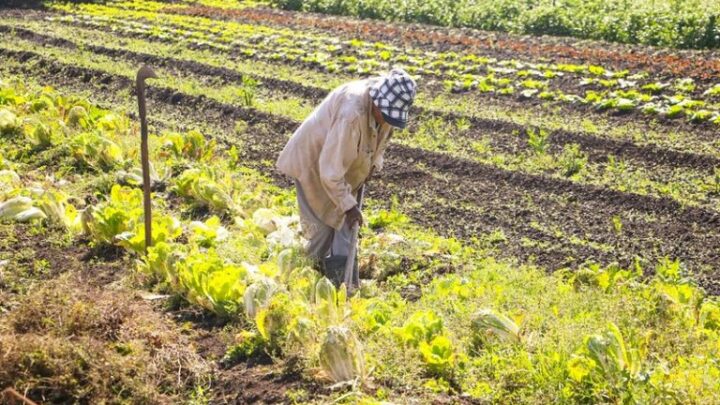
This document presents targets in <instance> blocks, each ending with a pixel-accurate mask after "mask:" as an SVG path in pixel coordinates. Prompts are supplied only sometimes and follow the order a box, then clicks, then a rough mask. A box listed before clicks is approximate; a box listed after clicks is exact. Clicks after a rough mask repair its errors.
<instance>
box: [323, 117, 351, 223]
mask: <svg viewBox="0 0 720 405" xmlns="http://www.w3.org/2000/svg"><path fill="white" fill-rule="evenodd" d="M359 143H360V129H359V128H358V126H357V120H348V119H346V118H341V119H338V120H337V121H336V122H335V124H334V125H333V126H332V127H331V128H330V132H329V133H328V134H327V137H326V138H325V144H324V145H323V148H322V150H321V151H320V161H319V165H320V167H319V169H320V181H321V182H322V186H323V188H324V189H325V192H326V193H327V194H328V196H329V197H330V200H332V202H333V203H334V204H335V206H336V207H338V208H339V209H340V210H341V211H342V212H346V211H347V210H349V209H350V208H352V207H354V206H356V205H357V200H356V199H355V197H354V196H353V195H352V189H351V187H350V185H349V184H348V183H347V182H346V181H345V174H346V173H347V171H348V169H349V168H350V165H351V164H352V162H353V161H355V159H356V158H357V156H358V145H359Z"/></svg>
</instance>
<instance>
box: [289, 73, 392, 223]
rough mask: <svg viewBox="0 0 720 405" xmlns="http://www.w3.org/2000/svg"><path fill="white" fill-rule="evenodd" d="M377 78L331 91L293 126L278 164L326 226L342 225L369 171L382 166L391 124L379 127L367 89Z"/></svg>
mask: <svg viewBox="0 0 720 405" xmlns="http://www.w3.org/2000/svg"><path fill="white" fill-rule="evenodd" d="M376 80H377V79H365V80H359V81H355V82H350V83H347V84H344V85H342V86H340V87H338V88H337V89H335V90H333V91H332V92H331V93H330V94H329V95H328V96H327V97H326V98H325V100H323V102H322V103H321V104H320V105H319V106H318V107H317V108H316V109H315V111H313V113H312V114H311V115H310V116H309V117H308V118H307V119H306V120H305V121H304V122H303V123H302V125H300V127H299V128H298V129H297V130H296V131H295V133H294V134H293V135H292V137H291V138H290V140H289V141H288V143H287V145H285V148H284V149H283V151H282V152H281V153H280V156H279V158H278V161H277V168H278V169H279V170H280V172H282V173H284V174H285V175H287V176H290V177H292V178H294V179H297V180H298V181H299V182H300V185H301V186H302V188H303V191H304V192H305V195H306V197H307V200H308V203H309V205H310V207H311V208H312V210H313V213H315V215H316V216H317V217H318V218H320V219H321V220H322V221H323V222H324V223H325V224H327V225H328V226H332V227H333V228H335V229H340V228H341V227H342V224H343V221H344V218H345V212H346V211H347V210H349V209H350V208H352V207H354V206H355V205H356V204H357V200H356V198H355V197H354V194H355V192H356V191H357V189H358V188H359V187H360V185H361V184H362V183H363V182H364V181H365V179H366V178H367V176H368V175H369V173H370V170H371V168H372V167H373V166H375V170H380V169H381V168H382V163H383V153H384V152H385V149H386V148H387V143H388V139H389V132H390V127H389V126H388V125H384V126H382V127H381V130H380V131H378V129H377V124H376V122H375V118H374V117H373V115H372V108H371V102H372V101H371V99H370V95H369V94H368V90H369V88H370V86H371V85H372V83H374V82H375V81H376Z"/></svg>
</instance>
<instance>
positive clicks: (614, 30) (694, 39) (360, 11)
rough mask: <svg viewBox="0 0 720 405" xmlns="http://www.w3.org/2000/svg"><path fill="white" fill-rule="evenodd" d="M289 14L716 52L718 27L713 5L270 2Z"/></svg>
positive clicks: (719, 43) (641, 0)
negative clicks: (432, 25)
mask: <svg viewBox="0 0 720 405" xmlns="http://www.w3.org/2000/svg"><path fill="white" fill-rule="evenodd" d="M270 3H271V4H274V5H276V6H279V7H282V8H284V9H288V10H302V11H314V12H321V13H328V14H339V15H351V16H357V17H360V18H373V19H380V20H386V21H407V22H416V23H428V24H434V25H440V26H450V27H470V28H478V29H482V30H490V31H503V32H513V33H519V34H532V35H538V36H539V35H558V36H572V37H579V38H590V39H600V40H606V41H611V42H621V43H629V44H645V45H655V46H670V47H678V48H696V49H708V48H709V49H714V48H717V47H718V46H720V39H719V36H718V33H719V32H720V27H719V26H718V22H717V15H716V14H715V13H714V9H713V7H715V6H716V4H715V3H714V2H712V1H703V0H699V1H698V0H695V1H687V2H683V3H679V4H675V3H656V2H654V1H645V0H638V1H633V2H627V1H619V0H613V1H600V0H593V1H584V2H581V3H570V4H565V3H562V4H560V3H558V4H556V3H555V2H534V3H527V2H522V1H507V2H503V3H498V2H495V1H490V0H487V1H479V2H478V1H475V2H454V1H449V0H439V1H434V2H429V3H428V2H422V1H400V0H390V1H385V2H383V1H379V0H375V1H359V0H350V1H345V0H343V1H340V0H329V1H317V0H272V1H271V2H270Z"/></svg>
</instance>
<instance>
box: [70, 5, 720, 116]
mask: <svg viewBox="0 0 720 405" xmlns="http://www.w3.org/2000/svg"><path fill="white" fill-rule="evenodd" d="M71 10H74V9H72V8H69V9H66V11H71ZM81 13H82V14H81V15H79V16H77V17H61V18H62V19H63V21H67V22H71V21H75V20H77V21H79V23H81V24H83V25H90V26H95V27H97V26H109V25H112V26H113V27H114V29H117V30H120V31H125V32H127V33H134V34H142V35H146V36H157V37H158V38H160V39H164V40H170V41H183V42H189V43H190V44H193V45H194V46H198V47H210V48H212V49H215V50H219V51H223V52H230V53H232V54H233V55H237V56H241V57H245V58H251V59H259V60H264V61H271V62H280V63H292V64H300V65H303V66H307V67H313V68H317V69H320V70H323V71H327V72H335V71H344V72H349V73H356V74H369V73H372V72H376V71H379V70H384V69H387V68H388V67H389V66H391V65H402V66H405V67H406V68H407V69H408V70H409V71H410V72H411V73H414V74H419V75H426V76H429V77H433V78H436V79H439V80H441V81H443V82H444V83H445V87H446V89H448V90H451V91H471V90H476V91H480V92H483V93H489V94H493V95H495V96H508V95H514V96H516V97H518V98H520V99H537V100H544V101H556V102H560V103H561V104H566V105H573V104H580V105H586V106H591V107H593V108H595V109H598V110H614V111H619V112H625V111H642V112H643V113H645V114H648V115H651V116H652V115H657V116H662V117H666V118H675V117H679V116H687V118H688V119H689V120H690V121H693V122H705V121H709V122H715V121H718V122H720V119H718V112H717V105H716V103H715V98H716V97H717V96H718V95H720V87H718V86H710V87H707V88H705V89H700V88H699V86H698V85H697V84H696V83H694V81H693V80H692V79H690V78H684V79H676V80H674V81H673V80H671V81H663V80H659V79H656V78H652V77H649V78H648V77H647V74H644V73H632V72H630V71H621V72H611V71H608V70H607V69H605V68H603V67H601V66H594V65H589V66H588V65H573V64H544V63H532V62H520V61H515V60H497V59H494V58H487V57H482V56H477V55H474V54H467V55H463V54H461V53H455V52H447V53H436V52H429V51H423V50H419V49H412V48H405V49H402V50H401V49H399V48H397V47H394V46H391V45H387V44H381V43H375V44H370V43H365V42H363V41H359V40H350V41H339V40H337V39H333V38H330V37H318V36H316V35H314V34H303V33H297V32H293V31H288V30H274V29H272V28H268V27H261V28H258V27H257V26H252V25H242V24H237V23H229V22H228V23H224V25H223V26H222V28H220V27H218V25H219V24H221V23H219V22H217V21H213V20H207V19H200V18H194V17H187V16H178V15H170V16H169V17H168V18H167V21H164V22H163V23H157V21H156V19H157V16H158V14H157V13H154V12H149V11H128V10H123V9H116V8H111V7H106V6H86V8H84V9H82V10H81ZM143 20H145V21H153V22H154V24H153V28H152V29H150V28H149V26H148V25H147V24H145V23H143V22H142V21H143ZM578 75H579V76H580V77H579V78H577V77H576V76H578Z"/></svg>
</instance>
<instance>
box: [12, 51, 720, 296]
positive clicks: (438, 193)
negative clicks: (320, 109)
mask: <svg viewBox="0 0 720 405" xmlns="http://www.w3.org/2000/svg"><path fill="white" fill-rule="evenodd" d="M0 56H3V57H8V58H14V59H16V60H19V61H24V62H31V61H32V62H33V63H34V64H33V65H29V64H28V65H26V66H27V69H28V71H31V72H32V73H33V74H34V75H38V74H40V73H41V71H42V70H46V71H47V72H48V73H47V74H48V75H49V76H51V77H52V76H60V77H61V78H60V79H59V80H68V77H70V78H72V80H76V81H79V82H83V81H84V82H91V81H92V82H98V83H105V84H106V85H108V86H109V87H112V88H116V89H123V88H124V89H127V88H128V87H131V86H132V81H131V80H130V79H129V78H124V77H118V76H112V75H108V74H106V73H104V72H99V71H95V70H91V69H85V68H80V67H74V66H69V65H63V64H61V63H58V62H55V61H48V60H46V59H44V58H42V57H40V56H39V55H37V54H34V53H32V52H16V51H8V50H0ZM26 73H27V72H26ZM148 96H149V98H150V99H152V100H155V101H159V102H161V103H164V104H167V105H170V106H178V107H181V108H183V109H185V110H186V111H187V110H189V111H192V112H193V117H197V119H219V120H224V121H226V122H227V126H228V127H232V126H233V125H234V123H235V121H236V120H238V119H242V120H244V121H246V122H248V123H249V124H250V125H253V126H256V127H257V128H265V131H257V132H252V131H251V132H250V133H251V134H252V135H250V138H248V139H244V144H245V145H246V146H247V147H248V148H247V151H246V157H247V158H248V159H252V160H253V161H255V162H256V164H257V165H260V166H262V163H261V162H263V161H273V160H274V158H275V156H276V154H277V152H278V151H279V149H280V148H281V147H282V145H283V144H284V142H285V139H286V138H285V135H286V134H287V133H288V132H290V131H291V130H292V129H294V128H295V127H296V125H297V122H293V121H292V120H289V119H287V118H283V117H278V116H273V115H270V114H266V113H262V112H259V111H255V110H251V109H245V108H240V107H237V106H233V105H227V104H223V103H220V102H217V101H215V100H212V99H208V98H207V97H203V96H191V95H187V94H183V93H180V92H177V91H175V90H173V89H167V88H158V87H151V88H150V89H149V92H148ZM418 165H419V166H420V167H425V168H427V169H428V170H429V172H428V173H426V174H423V175H418V174H417V170H416V169H413V168H414V167H418ZM431 173H436V175H431ZM438 177H444V179H439V178H438ZM378 184H379V185H380V186H378V187H371V192H370V196H371V197H373V198H377V199H380V200H384V201H388V200H389V197H390V196H391V194H398V195H399V196H400V198H401V200H402V201H404V202H405V203H407V204H404V205H407V206H410V207H420V208H412V209H411V214H412V217H413V220H415V221H416V222H418V223H422V224H427V225H430V226H433V227H434V228H435V229H437V230H438V231H440V232H442V233H444V234H451V235H457V236H459V237H463V238H469V237H474V236H477V234H478V232H482V231H487V230H490V229H493V227H495V226H497V225H499V226H500V227H501V229H502V230H503V231H504V232H506V234H508V235H510V236H512V238H511V239H510V241H509V242H508V248H507V250H506V253H508V254H509V256H512V255H519V256H520V257H529V256H530V255H532V252H533V250H536V249H541V250H543V251H549V253H547V255H535V256H536V257H535V259H536V260H537V261H538V264H541V265H548V266H551V267H554V266H557V265H560V264H563V265H576V264H578V263H581V262H582V261H584V260H586V259H593V260H605V259H607V260H611V259H613V258H616V259H617V260H620V261H621V262H623V263H628V262H629V261H630V260H632V258H634V257H636V256H638V257H642V258H646V259H648V260H654V259H658V258H660V257H663V256H665V255H667V256H670V257H676V258H680V259H682V260H683V261H685V262H686V263H687V264H688V265H689V266H690V268H696V267H697V266H703V265H717V264H718V262H719V261H720V258H718V255H717V253H714V252H720V235H718V232H717V230H716V229H717V224H718V222H720V221H719V220H718V215H717V214H715V213H712V212H709V211H705V210H702V209H694V208H682V207H680V206H679V205H678V204H677V203H676V202H674V201H670V200H667V199H658V198H653V197H644V196H639V195H633V194H627V193H621V192H615V191H610V190H607V189H603V188H600V187H588V186H583V185H578V184H573V183H570V182H566V181H558V180H555V179H549V178H545V177H543V176H530V175H525V174H521V173H515V172H507V171H503V170H499V169H497V168H495V167H488V166H485V165H480V164H477V163H475V162H469V161H465V160H462V159H457V158H453V157H450V156H447V155H443V154H440V153H434V152H428V151H424V150H421V149H417V148H410V147H404V146H399V145H392V146H391V148H390V149H389V151H388V166H387V170H386V172H385V174H383V176H382V177H380V178H379V180H378ZM440 200H443V201H445V202H446V204H442V203H439V202H438V201H440ZM465 206H467V207H469V208H467V209H466V208H462V207H465ZM473 207H474V208H473ZM458 213H461V214H462V215H459V216H458V215H455V214H458ZM643 215H648V216H653V217H654V218H655V219H654V220H645V219H643ZM613 216H620V217H622V218H623V221H626V223H625V229H626V231H624V232H626V234H627V235H626V236H625V237H621V238H618V237H617V235H615V234H614V233H613V232H612V229H611V225H610V223H611V218H613ZM451 218H452V220H451ZM532 223H537V224H538V225H537V226H538V227H540V228H543V227H547V228H548V231H538V230H536V229H535V228H532V227H530V228H529V227H528V226H529V225H530V224H532ZM508 224H510V225H509V228H507V229H504V228H503V227H507V226H508ZM553 227H557V228H559V229H562V232H563V233H565V234H567V235H570V236H576V237H578V238H589V240H590V241H592V242H594V243H606V244H607V243H615V250H616V252H617V254H616V255H608V254H604V253H602V252H600V251H598V250H597V249H594V248H588V249H586V250H583V249H580V250H578V249H577V246H576V245H575V244H572V245H570V244H568V243H567V242H561V243H558V239H562V238H558V237H556V236H552V235H551V233H552V228H553ZM523 237H525V238H528V239H531V240H533V239H537V238H540V241H539V242H540V245H539V247H532V246H530V251H529V252H526V253H523V252H525V251H526V250H527V249H528V246H524V245H523V242H522V239H523ZM571 247H572V249H570V248H571ZM571 252H575V253H574V254H573V253H571ZM581 255H584V257H582V256H581ZM543 261H545V262H543ZM703 283H704V285H705V286H706V287H707V288H708V289H710V290H711V291H714V289H715V288H716V287H717V283H715V282H714V281H712V280H707V281H703ZM718 291H720V290H718Z"/></svg>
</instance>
